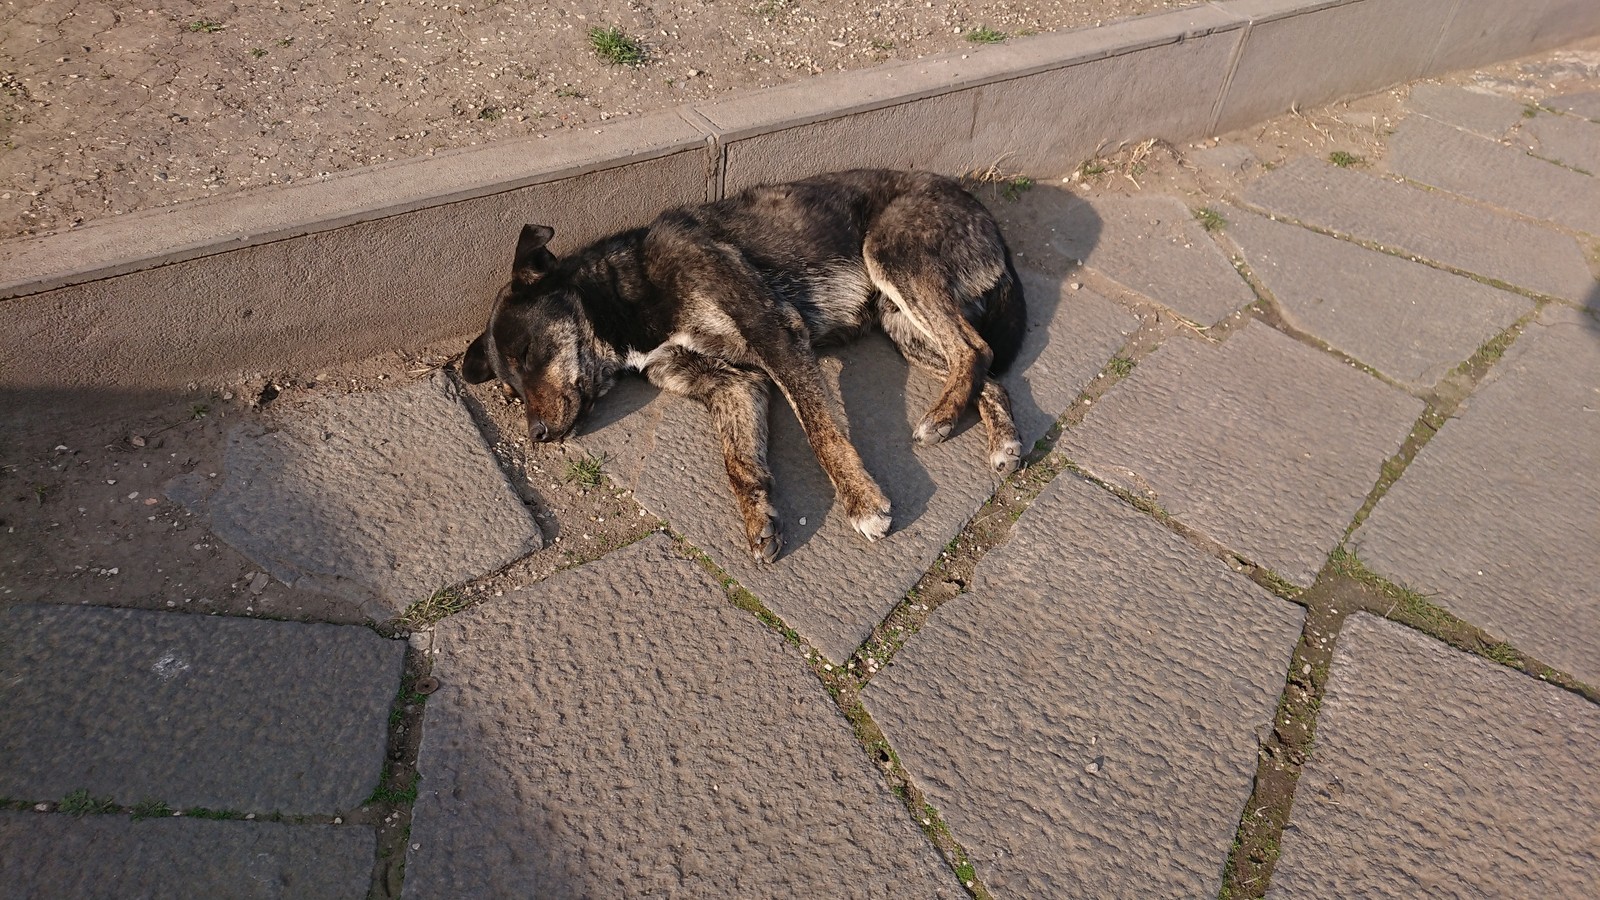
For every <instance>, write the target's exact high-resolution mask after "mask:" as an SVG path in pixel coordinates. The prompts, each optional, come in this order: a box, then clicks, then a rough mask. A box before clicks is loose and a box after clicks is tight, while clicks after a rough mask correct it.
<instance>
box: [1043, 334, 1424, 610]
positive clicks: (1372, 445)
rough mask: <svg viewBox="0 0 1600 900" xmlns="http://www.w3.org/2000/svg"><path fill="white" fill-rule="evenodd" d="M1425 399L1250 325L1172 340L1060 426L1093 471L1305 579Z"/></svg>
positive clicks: (1072, 451) (1073, 452)
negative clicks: (1077, 418)
mask: <svg viewBox="0 0 1600 900" xmlns="http://www.w3.org/2000/svg"><path fill="white" fill-rule="evenodd" d="M1422 410H1423V404H1422V401H1420V400H1417V399H1415V398H1413V397H1410V396H1408V395H1406V394H1404V393H1402V392H1400V391H1399V390H1396V389H1395V388H1392V387H1390V386H1388V385H1386V384H1384V383H1383V382H1381V381H1379V380H1378V379H1376V378H1373V377H1372V376H1370V375H1368V374H1366V373H1365V372H1362V371H1360V370H1358V369H1356V368H1353V367H1351V366H1349V365H1347V364H1345V363H1342V362H1339V361H1338V360H1336V359H1334V358H1333V357H1331V356H1329V355H1328V354H1326V353H1323V352H1321V351H1319V350H1315V349H1312V348H1311V347H1308V346H1306V345H1304V344H1301V343H1299V342H1297V341H1295V340H1293V339H1292V338H1289V337H1287V336H1285V335H1283V334H1281V333H1280V332H1277V331H1274V330H1273V329H1271V328H1269V327H1267V326H1266V325H1262V324H1261V323H1259V322H1251V323H1249V324H1247V325H1246V326H1245V327H1244V328H1242V329H1240V330H1239V331H1237V332H1235V333H1234V334H1232V335H1231V336H1230V337H1229V338H1228V339H1227V340H1226V341H1224V342H1223V343H1222V345H1221V346H1215V345H1211V344H1209V343H1206V342H1204V341H1200V340H1197V339H1190V338H1186V337H1182V336H1179V337H1175V338H1173V339H1170V340H1168V341H1167V342H1166V343H1165V344H1164V345H1162V347H1161V348H1160V349H1159V350H1157V351H1156V352H1155V353H1153V354H1151V355H1150V356H1149V357H1148V358H1146V359H1145V361H1144V362H1142V363H1140V364H1139V367H1138V368H1136V369H1134V371H1133V374H1132V375H1130V376H1128V378H1126V379H1125V380H1123V381H1122V382H1120V383H1119V384H1117V385H1116V386H1115V387H1114V388H1112V389H1111V390H1110V391H1109V392H1107V394H1106V396H1105V397H1104V398H1103V399H1102V400H1101V401H1100V402H1099V403H1097V404H1095V406H1094V407H1093V409H1092V410H1091V412H1090V413H1089V415H1088V416H1086V417H1085V418H1084V420H1083V422H1082V423H1081V424H1080V425H1079V426H1078V427H1077V428H1074V429H1072V430H1071V431H1069V432H1067V433H1066V434H1065V435H1063V436H1062V446H1063V447H1064V448H1065V450H1066V452H1067V454H1068V455H1069V456H1070V457H1071V458H1072V459H1073V460H1074V461H1076V462H1077V463H1078V464H1079V465H1080V466H1082V467H1083V468H1084V469H1085V470H1086V471H1088V472H1089V473H1090V474H1092V475H1094V476H1095V477H1096V478H1100V479H1102V480H1104V481H1107V482H1109V483H1112V484H1116V485H1119V486H1121V487H1122V488H1124V489H1126V490H1128V491H1131V492H1132V493H1134V494H1136V495H1139V496H1143V497H1145V498H1147V499H1150V500H1153V501H1154V502H1156V503H1157V504H1159V505H1160V506H1161V507H1162V508H1163V509H1165V510H1166V511H1167V512H1168V513H1171V514H1172V515H1173V516H1174V517H1176V518H1177V519H1179V520H1180V521H1182V522H1184V523H1186V524H1188V525H1190V526H1193V527H1195V528H1198V529H1200V530H1201V531H1203V532H1205V533H1206V534H1208V535H1210V536H1211V537H1212V538H1214V539H1215V540H1217V541H1219V542H1221V543H1222V544H1223V545H1224V546H1227V547H1229V548H1231V549H1232V550H1234V551H1235V552H1237V553H1240V554H1242V555H1243V556H1244V557H1245V558H1247V559H1249V560H1250V561H1251V562H1254V563H1256V564H1257V565H1262V566H1266V567H1268V568H1270V569H1272V570H1273V571H1275V572H1276V573H1277V574H1279V575H1281V576H1283V577H1284V578H1287V579H1289V580H1290V581H1292V582H1294V583H1295V584H1300V585H1309V584H1310V583H1311V582H1312V580H1313V579H1314V578H1315V577H1316V573H1317V570H1318V569H1320V568H1321V567H1322V563H1323V561H1324V560H1326V559H1327V557H1328V554H1329V553H1330V552H1331V551H1332V550H1333V548H1334V547H1335V546H1337V545H1338V543H1339V539H1340V537H1341V536H1342V535H1343V534H1344V530H1345V528H1346V527H1347V526H1348V525H1349V523H1350V520H1351V518H1353V517H1354V516H1355V514H1356V511H1357V510H1358V509H1360V508H1361V504H1362V502H1364V501H1365V499H1366V496H1367V492H1368V491H1370V490H1371V488H1372V485H1373V484H1374V483H1376V482H1377V480H1378V475H1379V470H1380V468H1381V466H1382V465H1383V463H1384V461H1385V460H1387V459H1388V458H1389V457H1390V456H1392V455H1393V454H1394V453H1395V452H1396V451H1398V450H1399V449H1400V445H1401V444H1402V443H1403V442H1404V441H1405V437H1406V434H1407V432H1409V431H1410V429H1411V426H1412V424H1413V423H1414V422H1415V421H1416V418H1417V416H1419V415H1420V414H1421V413H1422Z"/></svg>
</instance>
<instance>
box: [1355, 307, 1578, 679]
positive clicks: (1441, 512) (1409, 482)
mask: <svg viewBox="0 0 1600 900" xmlns="http://www.w3.org/2000/svg"><path fill="white" fill-rule="evenodd" d="M1597 385H1600V323H1597V322H1596V320H1595V318H1594V317H1593V316H1592V315H1587V314H1585V313H1583V312H1580V311H1578V310H1573V309H1567V308H1563V307H1550V308H1548V309H1546V310H1545V311H1544V312H1543V313H1541V315H1540V317H1539V319H1537V320H1536V322H1535V324H1533V325H1530V326H1529V328H1528V330H1527V332H1526V333H1525V334H1523V335H1522V336H1521V337H1519V338H1518V339H1517V340H1516V342H1515V343H1513V344H1512V345H1511V349H1510V350H1508V351H1507V352H1506V355H1505V357H1504V358H1503V359H1501V360H1500V361H1499V362H1498V363H1496V364H1495V367H1494V368H1493V369H1492V370H1491V371H1490V373H1489V376H1488V377H1487V378H1486V379H1485V381H1484V383H1482V384H1480V385H1479V387H1478V390H1477V392H1476V393H1475V394H1473V396H1472V397H1471V398H1469V399H1468V400H1467V401H1466V405H1465V407H1464V408H1463V409H1462V410H1461V411H1460V412H1458V413H1457V415H1456V417H1455V418H1453V419H1451V420H1450V421H1449V422H1447V423H1445V426H1444V428H1442V429H1441V430H1440V431H1439V434H1438V435H1436V436H1435V437H1434V438H1433V440H1431V441H1429V442H1428V444H1427V446H1425V447H1423V448H1422V451H1421V452H1420V453H1419V454H1417V458H1416V459H1415V460H1413V461H1412V463H1411V465H1410V466H1409V467H1407V469H1406V471H1405V474H1404V475H1402V476H1401V478H1400V480H1399V481H1398V482H1396V483H1395V485H1394V486H1393V487H1392V488H1390V489H1389V491H1388V493H1387V494H1385V495H1384V497H1383V499H1382V500H1380V501H1378V504H1377V506H1376V507H1374V509H1373V511H1372V515H1371V516H1370V517H1368V519H1367V521H1366V522H1365V523H1363V525H1362V527H1361V528H1360V529H1358V530H1357V531H1356V533H1355V535H1353V540H1354V545H1355V548H1356V551H1357V552H1358V553H1359V554H1360V556H1361V559H1362V560H1364V561H1365V562H1366V564H1367V565H1368V566H1369V567H1370V568H1372V569H1373V570H1374V571H1376V572H1378V573H1379V574H1381V575H1384V576H1385V577H1388V578H1390V579H1391V580H1394V581H1397V582H1400V583H1402V584H1405V585H1409V586H1411V587H1414V588H1415V589H1417V590H1419V591H1422V592H1423V593H1425V594H1427V595H1428V596H1429V597H1430V598H1431V599H1433V600H1434V602H1436V603H1439V604H1441V605H1443V606H1445V607H1446V608H1448V609H1449V610H1450V611H1451V612H1453V613H1455V614H1456V615H1458V616H1460V617H1461V618H1463V619H1466V620H1467V621H1469V622H1472V623H1473V624H1475V625H1479V626H1482V627H1484V628H1487V629H1488V630H1489V631H1491V632H1493V633H1494V634H1496V635H1499V636H1500V637H1502V638H1504V639H1506V640H1509V641H1510V642H1511V643H1512V644H1514V645H1516V646H1517V647H1518V648H1520V649H1522V650H1523V651H1524V652H1527V653H1530V654H1532V655H1533V656H1535V657H1537V658H1538V659H1540V660H1542V661H1543V662H1545V663H1547V664H1549V665H1552V666H1555V667H1557V668H1560V669H1563V670H1565V671H1567V672H1570V673H1572V674H1573V675H1575V676H1576V677H1577V678H1579V679H1580V680H1582V681H1584V682H1586V683H1588V684H1600V513H1597V512H1596V510H1600V467H1597V466H1596V465H1595V461H1596V450H1595V448H1596V447H1600V414H1597V413H1596V410H1597V409H1600V389H1597Z"/></svg>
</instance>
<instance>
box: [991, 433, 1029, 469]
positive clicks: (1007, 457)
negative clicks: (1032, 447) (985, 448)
mask: <svg viewBox="0 0 1600 900" xmlns="http://www.w3.org/2000/svg"><path fill="white" fill-rule="evenodd" d="M1021 461H1022V445H1021V444H1019V443H1017V442H1016V441H1007V442H1006V443H1005V444H1004V445H1002V446H1001V447H1000V449H998V450H996V451H994V452H993V453H991V454H989V465H990V467H991V468H993V469H994V470H995V471H996V472H998V473H1000V474H1001V475H1009V474H1011V473H1012V472H1015V471H1016V470H1017V465H1018V464H1019V463H1021Z"/></svg>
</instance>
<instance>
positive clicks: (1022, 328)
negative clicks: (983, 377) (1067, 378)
mask: <svg viewBox="0 0 1600 900" xmlns="http://www.w3.org/2000/svg"><path fill="white" fill-rule="evenodd" d="M1001 246H1002V247H1004V248H1005V254H1006V270H1005V272H1004V273H1003V274H1002V275H1001V276H1000V280H999V281H996V282H995V284H994V287H992V288H990V289H989V291H988V293H987V294H985V295H984V298H983V299H984V309H983V318H982V319H980V320H979V321H978V322H977V326H978V334H980V335H982V336H983V339H984V341H985V342H986V343H988V345H989V351H990V352H991V353H993V354H994V358H993V359H992V360H991V361H990V362H989V373H990V374H992V375H1003V374H1005V371H1006V369H1008V368H1010V366H1011V363H1012V362H1014V361H1015V360H1016V358H1017V351H1019V350H1021V349H1022V339H1023V337H1024V336H1025V335H1026V334H1027V332H1028V306H1027V303H1026V301H1024V300H1023V299H1022V279H1020V278H1018V277H1017V267H1016V266H1014V265H1012V264H1011V248H1010V247H1006V246H1005V244H1004V243H1003V242H1002V244H1001Z"/></svg>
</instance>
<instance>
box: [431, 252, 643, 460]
mask: <svg viewBox="0 0 1600 900" xmlns="http://www.w3.org/2000/svg"><path fill="white" fill-rule="evenodd" d="M554 235H555V231H554V230H553V229H551V228H549V227H548V226H545V225H525V226H523V229H522V235H521V237H520V238H518V240H517V252H516V257H515V258H514V260H513V261H512V266H511V283H510V284H508V285H506V286H505V287H504V288H501V289H500V294H499V296H498V297H496V298H495V301H494V310H493V312H491V313H490V314H489V327H488V328H487V329H485V330H484V332H483V334H481V335H479V336H478V337H477V339H476V340H474V341H473V342H472V344H471V346H469V347H467V353H466V356H465V357H463V358H462V360H461V374H462V376H463V377H464V378H466V379H467V381H468V382H471V383H472V384H480V383H482V382H485V381H488V380H489V379H491V378H496V377H498V378H499V379H500V381H501V382H503V383H504V384H505V385H506V387H507V388H508V389H510V391H512V392H513V393H515V394H516V396H517V397H519V398H520V399H521V400H522V403H523V406H524V407H525V409H526V410H527V414H528V437H529V438H531V439H532V440H535V441H557V440H561V439H562V438H565V437H566V436H567V435H569V434H571V433H572V430H573V428H575V427H576V426H577V424H578V420H579V419H581V418H582V417H583V415H584V413H587V412H588V411H589V408H590V407H591V406H592V405H594V401H595V400H596V399H598V398H599V397H600V395H601V394H603V393H605V392H606V390H607V389H608V388H610V387H611V384H612V381H613V380H614V378H615V374H616V366H615V364H613V363H611V362H609V361H608V360H607V359H606V358H605V356H604V355H603V354H602V353H601V352H600V350H599V347H598V345H597V342H596V340H595V336H594V329H593V327H592V325H591V324H590V322H589V320H588V317H587V316H586V315H585V313H584V308H583V303H582V299H581V298H580V297H579V295H578V292H577V289H576V288H575V287H574V286H573V285H572V284H571V283H570V278H569V277H566V276H565V275H563V274H562V273H560V272H558V271H557V269H558V268H559V266H558V262H559V261H558V260H557V259H556V257H555V255H554V254H552V253H551V252H550V251H549V249H548V248H547V246H546V245H547V244H549V243H550V238H551V237H553V236H554Z"/></svg>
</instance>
